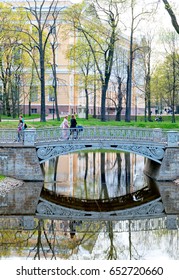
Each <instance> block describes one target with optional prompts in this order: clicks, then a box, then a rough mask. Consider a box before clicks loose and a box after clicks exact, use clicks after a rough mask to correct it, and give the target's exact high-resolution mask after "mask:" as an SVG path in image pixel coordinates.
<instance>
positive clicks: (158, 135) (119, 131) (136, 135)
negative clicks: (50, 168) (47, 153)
mask: <svg viewBox="0 0 179 280" xmlns="http://www.w3.org/2000/svg"><path fill="white" fill-rule="evenodd" d="M16 139H17V130H16V129H0V143H7V144H8V143H16V142H14V141H15V140H16ZM22 139H23V140H24V142H23V143H24V145H33V146H34V145H38V144H46V143H47V144H49V143H51V142H60V141H65V142H66V141H67V140H74V141H75V140H86V141H88V140H89V141H92V140H94V141H101V140H105V141H114V140H117V141H120V140H121V141H128V142H130V143H131V142H133V141H140V142H141V143H142V142H144V143H152V144H153V143H157V144H167V143H168V146H177V145H178V139H179V133H178V132H176V131H168V132H167V131H163V130H161V129H158V128H156V129H143V128H127V127H110V126H103V127H84V128H83V129H80V128H79V129H78V128H77V129H62V128H60V127H50V128H43V129H26V130H25V131H23V135H22Z"/></svg>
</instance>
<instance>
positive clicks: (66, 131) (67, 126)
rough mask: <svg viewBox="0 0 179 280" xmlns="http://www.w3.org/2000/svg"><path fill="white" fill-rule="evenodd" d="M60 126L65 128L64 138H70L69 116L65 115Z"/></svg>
mask: <svg viewBox="0 0 179 280" xmlns="http://www.w3.org/2000/svg"><path fill="white" fill-rule="evenodd" d="M60 127H61V128H62V129H63V138H64V139H69V136H68V128H69V124H68V116H65V117H64V120H63V122H62V123H61V125H60Z"/></svg>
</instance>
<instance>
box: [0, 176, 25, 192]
mask: <svg viewBox="0 0 179 280" xmlns="http://www.w3.org/2000/svg"><path fill="white" fill-rule="evenodd" d="M23 183H24V182H23V181H21V180H17V179H14V178H10V177H6V178H5V179H3V180H0V196H5V195H6V194H7V193H8V192H10V191H11V190H13V189H16V188H19V187H20V186H22V185H23Z"/></svg>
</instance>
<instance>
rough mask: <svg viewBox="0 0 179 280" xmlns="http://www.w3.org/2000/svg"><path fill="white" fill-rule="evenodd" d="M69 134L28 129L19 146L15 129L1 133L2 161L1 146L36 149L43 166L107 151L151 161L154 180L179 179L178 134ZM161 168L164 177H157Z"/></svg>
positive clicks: (100, 130)
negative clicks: (79, 153)
mask: <svg viewBox="0 0 179 280" xmlns="http://www.w3.org/2000/svg"><path fill="white" fill-rule="evenodd" d="M70 132H71V131H70V129H66V130H64V129H61V128H59V127H50V128H43V129H26V130H25V131H24V135H23V139H24V141H23V142H21V143H19V142H14V140H15V139H16V138H17V131H16V130H9V129H7V130H5V129H3V130H0V146H1V147H0V148H1V151H0V161H2V160H3V159H5V157H6V156H5V153H4V151H3V150H2V147H6V149H7V148H8V147H13V148H15V147H16V148H17V147H18V148H20V149H21V151H22V149H25V148H26V149H27V148H32V149H35V151H36V155H37V157H38V159H39V162H40V163H43V162H44V161H46V160H49V159H51V158H54V157H56V156H60V155H63V154H68V153H71V152H77V151H82V150H95V149H98V150H99V149H105V150H115V151H127V152H132V153H136V154H139V155H142V156H144V157H146V158H148V159H149V161H148V164H147V166H146V170H145V171H146V173H147V174H148V175H150V174H149V173H150V170H152V173H153V174H154V173H157V175H156V176H154V177H156V178H157V179H158V180H172V179H175V178H177V177H178V176H179V156H178V151H179V150H178V139H179V136H178V135H179V133H178V132H177V131H163V130H161V129H158V128H156V129H143V128H127V127H110V126H103V127H84V128H83V130H82V131H80V129H79V130H77V131H74V133H71V135H70ZM66 138H68V139H66ZM29 154H30V153H29ZM151 162H152V166H151ZM161 167H162V168H161ZM159 169H160V171H161V172H159V173H161V174H158V171H159ZM0 171H1V170H0ZM154 171H155V172H154Z"/></svg>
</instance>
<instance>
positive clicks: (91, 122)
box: [0, 115, 179, 129]
mask: <svg viewBox="0 0 179 280" xmlns="http://www.w3.org/2000/svg"><path fill="white" fill-rule="evenodd" d="M35 118H39V115H32V116H31V117H29V116H25V121H26V123H27V125H28V128H41V127H52V126H59V125H60V124H61V122H62V121H63V117H62V118H61V120H60V121H57V120H52V119H50V120H48V119H47V121H46V122H45V123H44V122H40V121H36V120H35ZM162 118H163V121H162V122H157V121H155V117H153V121H152V122H145V121H144V117H141V116H140V117H138V118H137V122H135V121H131V122H129V123H127V122H125V121H120V122H116V121H106V122H101V120H99V119H94V118H92V116H89V119H88V120H86V119H79V118H78V117H77V123H78V125H82V126H128V127H143V128H162V129H179V116H178V115H177V116H176V123H172V122H171V116H170V115H168V116H163V117H162ZM69 121H70V116H69ZM17 125H18V118H17V119H15V120H12V119H10V118H7V117H2V121H1V122H0V128H5V129H8V128H17Z"/></svg>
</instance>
